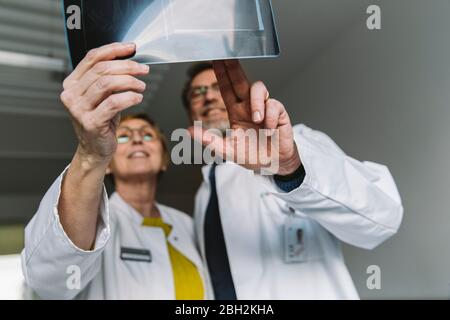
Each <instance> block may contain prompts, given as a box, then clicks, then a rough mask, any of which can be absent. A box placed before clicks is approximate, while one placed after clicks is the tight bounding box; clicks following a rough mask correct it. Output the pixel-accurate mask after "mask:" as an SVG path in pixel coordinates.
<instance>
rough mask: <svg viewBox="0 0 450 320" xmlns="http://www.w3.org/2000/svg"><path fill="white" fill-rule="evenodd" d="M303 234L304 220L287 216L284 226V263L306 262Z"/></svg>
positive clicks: (306, 255)
mask: <svg viewBox="0 0 450 320" xmlns="http://www.w3.org/2000/svg"><path fill="white" fill-rule="evenodd" d="M305 233H306V222H305V220H304V219H302V218H300V217H295V216H294V215H289V216H288V217H287V219H286V222H285V224H284V261H285V262H286V263H296V262H306V261H308V252H307V250H306V246H305V238H306V234H305Z"/></svg>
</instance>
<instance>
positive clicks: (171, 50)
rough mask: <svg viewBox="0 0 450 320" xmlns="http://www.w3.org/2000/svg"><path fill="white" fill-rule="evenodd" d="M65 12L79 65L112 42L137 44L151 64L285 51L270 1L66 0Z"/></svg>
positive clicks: (140, 57)
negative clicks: (89, 55)
mask: <svg viewBox="0 0 450 320" xmlns="http://www.w3.org/2000/svg"><path fill="white" fill-rule="evenodd" d="M64 12H65V17H66V30H67V33H66V34H67V38H68V43H69V48H70V54H71V60H72V64H73V66H74V67H75V66H76V65H77V64H78V63H79V62H80V61H81V59H82V58H83V57H84V56H85V54H86V53H87V51H89V50H90V49H92V48H96V47H99V46H102V45H105V44H108V43H112V42H134V43H136V45H137V51H136V54H135V56H133V57H131V58H132V59H133V60H136V61H138V62H141V63H146V64H158V63H173V62H187V61H203V60H221V59H235V58H261V57H276V56H278V55H279V45H278V38H277V33H276V28H275V22H274V17H273V11H272V5H271V1H270V0H86V1H84V0H78V1H73V0H72V1H70V0H64ZM77 13H78V14H79V16H80V18H79V19H80V20H78V21H77V20H76V18H77V17H76V14H77Z"/></svg>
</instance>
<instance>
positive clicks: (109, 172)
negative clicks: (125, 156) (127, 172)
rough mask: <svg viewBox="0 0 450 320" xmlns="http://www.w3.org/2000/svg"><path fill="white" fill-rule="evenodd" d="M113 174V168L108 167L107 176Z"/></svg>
mask: <svg viewBox="0 0 450 320" xmlns="http://www.w3.org/2000/svg"><path fill="white" fill-rule="evenodd" d="M111 173H112V170H111V166H108V168H106V175H108V174H111Z"/></svg>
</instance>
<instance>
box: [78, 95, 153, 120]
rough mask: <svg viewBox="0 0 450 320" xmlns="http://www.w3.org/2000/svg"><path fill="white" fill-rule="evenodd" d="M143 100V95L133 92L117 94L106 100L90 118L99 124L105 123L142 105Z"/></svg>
mask: <svg viewBox="0 0 450 320" xmlns="http://www.w3.org/2000/svg"><path fill="white" fill-rule="evenodd" d="M143 99H144V96H143V95H142V94H140V93H136V92H132V91H127V92H121V93H116V94H113V95H111V96H109V97H108V98H106V99H105V100H104V101H103V102H102V103H101V104H100V105H99V106H98V107H97V108H96V109H95V110H93V111H92V114H90V115H89V117H90V118H91V119H96V121H98V122H99V123H105V122H107V121H110V120H112V119H114V117H116V116H117V115H118V114H119V113H120V112H122V111H124V110H126V109H128V108H130V107H133V106H135V105H138V104H140V103H141V102H142V100H143ZM86 114H88V113H86Z"/></svg>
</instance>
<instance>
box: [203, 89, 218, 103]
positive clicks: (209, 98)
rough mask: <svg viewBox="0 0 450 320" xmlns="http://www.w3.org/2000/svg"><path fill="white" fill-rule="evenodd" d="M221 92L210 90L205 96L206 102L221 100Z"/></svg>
mask: <svg viewBox="0 0 450 320" xmlns="http://www.w3.org/2000/svg"><path fill="white" fill-rule="evenodd" d="M219 96H220V92H216V91H215V90H213V89H211V88H209V89H208V91H207V92H206V94H205V100H206V101H216V100H217V99H219Z"/></svg>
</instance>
